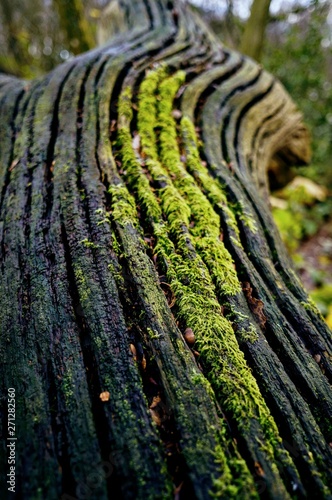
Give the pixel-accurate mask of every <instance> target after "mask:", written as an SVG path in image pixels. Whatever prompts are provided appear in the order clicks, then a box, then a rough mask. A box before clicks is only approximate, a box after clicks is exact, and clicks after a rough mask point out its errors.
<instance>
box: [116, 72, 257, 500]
mask: <svg viewBox="0 0 332 500" xmlns="http://www.w3.org/2000/svg"><path fill="white" fill-rule="evenodd" d="M154 77H155V75H154ZM154 80H155V82H154V86H152V85H151V86H150V92H154V91H155V89H156V87H157V83H158V81H156V79H155V78H154ZM128 95H129V91H128V90H126V93H125V96H128ZM119 102H120V103H121V97H120V101H119ZM147 106H148V103H147ZM141 109H142V108H141ZM119 110H120V111H121V105H120V106H119ZM154 110H155V106H154ZM125 112H126V117H127V118H128V116H129V113H128V110H125ZM145 112H146V109H145ZM120 123H121V125H120V129H121V130H122V131H124V132H125V133H122V134H121V136H120V137H119V145H120V146H121V152H122V151H124V152H125V154H124V156H123V157H122V160H123V167H124V169H125V170H126V177H127V180H128V183H129V185H130V186H131V187H132V188H133V190H134V192H135V193H136V196H137V199H138V200H140V199H141V200H142V199H143V197H144V199H145V201H146V200H147V199H149V201H151V202H145V203H144V209H145V212H146V215H147V217H148V219H149V220H150V221H152V226H153V230H154V234H155V235H156V236H158V235H163V241H164V246H166V247H168V248H169V252H170V253H172V252H173V244H172V242H171V240H170V238H169V231H176V230H179V229H180V230H182V227H183V224H185V225H186V226H187V225H188V224H189V217H190V211H189V210H188V209H187V206H186V204H185V203H184V202H182V204H181V202H180V205H178V204H177V203H176V202H177V201H178V200H181V197H179V195H178V193H177V191H176V190H175V188H174V187H172V186H171V185H168V183H167V184H166V185H165V180H167V181H169V179H168V176H165V175H164V172H163V169H162V168H161V166H160V164H159V162H158V160H157V153H156V156H155V157H154V158H147V160H146V164H147V165H149V167H150V174H151V175H152V177H153V178H154V179H158V180H159V181H160V179H161V178H162V185H164V187H163V188H161V189H160V192H159V195H160V196H161V199H162V200H161V203H162V204H163V208H164V210H165V212H166V213H167V215H168V223H167V224H166V223H165V222H164V221H163V219H162V212H161V210H160V211H159V205H157V206H158V209H157V208H156V203H157V201H152V198H151V194H152V195H153V197H154V198H155V195H154V193H153V191H152V189H151V188H150V186H149V183H147V182H146V180H147V178H146V177H145V174H144V171H143V169H142V167H141V165H140V162H139V159H138V158H137V157H136V155H135V153H134V151H133V148H132V141H131V135H130V129H129V120H128V119H126V120H124V119H123V118H122V119H121V120H120ZM146 127H147V128H146V129H147V135H149V133H150V134H151V133H152V132H153V134H154V130H151V129H150V131H149V122H147V123H146ZM143 128H144V127H143ZM140 133H141V144H142V145H143V144H144V143H145V139H146V138H147V136H146V135H145V134H144V133H143V134H142V131H141V130H140ZM150 137H151V140H153V139H154V135H153V136H152V135H150ZM130 150H131V153H130ZM143 151H144V149H143ZM150 152H151V154H152V156H153V155H154V149H153V148H151V150H150ZM147 187H148V190H149V191H150V193H149V194H147V192H148V190H147ZM111 191H112V193H113V194H114V193H117V194H120V192H121V205H118V206H117V208H115V207H114V209H113V211H112V218H113V220H115V221H117V222H118V223H119V224H120V225H121V226H124V225H125V224H127V223H128V224H129V223H131V224H133V225H138V215H137V212H136V213H135V214H134V213H132V214H131V217H133V218H132V220H131V221H129V220H128V218H127V214H128V212H129V210H131V209H130V208H129V207H131V208H133V205H132V197H131V195H130V194H129V192H128V190H127V189H126V188H125V187H124V186H122V188H121V190H120V189H119V188H118V187H116V189H115V188H114V186H113V187H112V188H111ZM172 195H173V196H172ZM174 198H175V203H174ZM126 200H127V201H126ZM155 200H157V198H155ZM113 201H114V202H115V201H116V200H115V199H114V200H113ZM126 203H127V204H128V205H129V207H126ZM122 210H123V216H122V214H121V211H122ZM158 212H159V214H158ZM179 212H180V213H181V214H182V217H181V218H180V220H179ZM157 215H158V217H157ZM202 378H204V377H202ZM204 380H205V383H204V386H205V385H206V384H208V385H209V387H210V390H209V392H211V391H212V389H211V386H210V384H209V383H208V382H207V380H206V379H204ZM222 428H223V431H222V433H221V435H220V442H219V444H218V445H217V446H216V448H215V450H214V455H215V460H216V463H218V464H220V469H221V471H220V473H221V474H220V477H218V478H214V481H215V484H216V485H217V492H216V495H217V496H223V497H224V498H234V497H238V495H239V494H240V495H242V497H243V498H249V497H250V498H256V496H257V493H256V491H255V487H254V482H253V479H252V477H251V475H250V473H249V470H248V468H247V465H246V463H245V461H244V460H243V459H242V458H241V457H240V456H239V455H238V453H237V452H236V450H234V455H235V456H233V457H229V456H226V455H225V451H224V450H225V449H227V448H228V447H229V446H230V447H231V449H232V448H234V447H233V445H232V443H231V442H230V441H229V439H226V437H225V435H226V424H225V423H223V427H222Z"/></svg>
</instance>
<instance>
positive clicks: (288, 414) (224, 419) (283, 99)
mask: <svg viewBox="0 0 332 500" xmlns="http://www.w3.org/2000/svg"><path fill="white" fill-rule="evenodd" d="M120 7H121V8H122V9H123V13H124V14H123V16H122V17H121V16H117V22H119V20H121V22H122V23H123V25H122V26H121V27H120V28H119V29H118V30H117V31H118V34H117V35H116V36H115V37H114V38H113V39H112V41H111V42H110V43H109V44H108V45H107V46H104V47H102V48H98V49H96V50H94V51H91V52H89V53H87V54H84V55H81V56H79V57H77V58H76V59H74V60H72V61H69V62H68V63H66V64H63V65H62V66H60V67H59V68H57V69H56V70H54V71H53V72H52V73H50V74H49V75H47V76H45V77H44V78H42V79H38V80H36V81H33V82H28V83H27V82H25V81H20V80H17V79H14V78H9V77H6V76H4V75H3V76H1V87H0V99H1V101H0V102H1V123H0V134H1V142H0V146H1V163H0V165H1V170H0V172H1V173H0V193H1V202H0V203H1V205H0V217H1V226H0V228H1V233H0V234H1V245H0V251H1V288H0V290H1V292H0V293H1V304H2V305H1V312H0V315H1V337H0V340H1V347H0V349H1V361H2V362H1V366H0V370H1V394H2V396H1V398H2V399H1V403H2V404H1V408H2V418H1V425H2V435H3V436H4V437H6V436H7V406H6V405H7V404H6V400H7V391H8V388H11V387H12V388H15V391H16V430H15V432H16V437H17V441H16V442H15V443H16V455H15V457H16V465H15V466H16V498H25V499H36V498H47V499H53V498H54V499H57V498H62V499H72V498H78V499H81V498H82V499H83V498H92V499H103V498H125V499H130V498H135V499H136V498H138V499H140V498H144V499H147V498H151V499H157V498H165V499H166V498H172V497H173V496H174V494H175V495H176V498H199V499H206V498H209V497H210V496H216V497H220V498H256V497H258V496H259V495H260V496H262V497H263V498H273V499H285V498H313V497H315V498H331V492H330V490H329V484H331V464H332V459H331V448H330V445H329V443H331V441H332V436H331V412H332V392H331V386H330V382H331V378H332V367H331V353H332V346H331V334H330V332H329V330H328V329H327V327H326V325H325V323H324V321H323V319H322V318H321V317H320V316H319V314H318V313H317V311H316V309H315V306H314V305H313V304H312V303H311V302H310V301H309V300H308V297H307V294H306V293H305V291H304V290H303V287H302V285H301V283H300V282H299V280H298V278H297V277H296V275H295V273H294V271H293V267H292V264H291V262H290V259H289V257H288V256H287V254H286V252H285V250H284V247H283V246H282V244H281V241H280V238H279V236H278V234H277V231H276V229H275V225H274V223H273V221H272V219H271V215H270V212H269V209H268V201H267V193H268V186H267V180H266V179H267V175H266V171H267V168H268V165H269V162H270V161H272V160H273V162H276V161H280V162H288V163H290V164H297V163H303V162H306V161H307V160H308V156H309V149H308V137H307V136H308V134H307V132H306V129H305V127H304V126H303V125H302V123H301V116H300V114H299V113H298V111H297V110H296V108H295V106H294V105H293V103H292V101H291V100H290V98H289V97H288V95H287V94H286V92H285V91H284V90H283V88H282V86H281V85H280V84H279V83H278V82H277V81H275V79H274V78H273V77H272V76H271V75H269V74H268V73H266V72H265V71H263V70H262V68H261V67H260V66H258V65H256V64H255V63H254V62H253V61H251V60H249V59H246V58H244V57H241V56H240V55H239V54H238V53H233V52H230V51H228V50H226V49H225V48H224V47H223V46H221V45H220V44H219V43H218V42H217V41H216V39H215V38H214V36H213V34H212V33H210V32H209V30H208V29H207V28H206V27H205V26H204V25H203V24H202V23H201V21H200V20H199V19H198V18H197V17H195V16H194V15H193V14H191V13H190V12H189V11H188V10H186V9H185V7H184V6H183V5H182V4H181V3H176V4H175V3H174V2H173V1H166V0H158V1H157V0H155V1H152V0H151V1H150V0H137V1H135V2H132V1H131V0H124V1H121V2H119V4H118V8H120ZM117 11H118V10H117ZM193 335H194V338H193ZM185 339H186V340H185ZM193 340H195V343H194V344H193V343H192V342H193ZM6 444H7V441H6V440H5V439H2V440H1V447H2V452H1V460H2V469H1V470H4V469H5V468H6V467H7V457H8V448H7V447H6ZM1 481H2V483H1V488H2V491H3V492H4V495H6V491H7V487H8V484H7V485H6V484H5V481H6V479H5V477H4V474H2V475H1ZM9 495H11V496H10V498H12V497H13V495H12V494H10V493H9ZM3 497H4V496H2V498H3ZM14 497H15V495H14Z"/></svg>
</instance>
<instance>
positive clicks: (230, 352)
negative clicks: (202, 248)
mask: <svg viewBox="0 0 332 500" xmlns="http://www.w3.org/2000/svg"><path fill="white" fill-rule="evenodd" d="M148 79H149V75H148V76H147V77H146V80H148ZM153 83H154V85H151V86H150V85H148V84H147V82H146V81H145V85H144V89H143V88H142V86H143V84H142V86H141V89H140V92H139V108H138V129H139V133H140V137H141V144H142V145H143V144H144V143H146V144H148V148H147V150H145V148H144V147H142V154H143V156H145V155H147V152H148V151H149V150H151V151H152V152H153V154H154V155H155V151H156V148H154V147H150V146H149V141H151V138H152V139H153V141H154V143H157V137H156V134H155V133H154V127H155V126H157V123H158V122H155V123H156V125H155V126H154V125H153V121H154V120H155V117H156V111H154V110H153V109H152V97H154V98H155V102H156V101H157V97H156V91H157V88H156V87H157V83H156V79H155V78H154V79H153ZM143 90H144V92H143ZM145 99H147V101H148V106H145V105H144V103H145ZM147 107H148V109H149V121H148V124H147V129H148V135H147V136H145V131H144V128H143V130H142V128H141V127H140V124H141V123H142V121H143V122H146V121H147V120H146V114H145V111H146V108H147ZM142 110H144V112H143V111H142ZM153 133H154V135H153ZM155 161H156V162H157V161H158V160H155ZM158 169H159V171H160V172H162V173H163V174H164V179H167V181H168V183H169V184H168V185H171V186H172V185H173V183H172V181H171V179H170V177H169V175H167V173H166V171H165V169H163V167H162V165H161V164H160V163H159V164H158ZM150 174H151V175H152V177H154V175H153V172H151V171H150ZM164 195H165V190H164V189H163V190H160V191H159V196H160V198H161V204H162V205H163V198H164ZM163 212H164V214H165V216H166V217H167V216H168V214H167V211H166V212H165V211H164V210H163ZM187 224H188V223H186V221H184V218H183V212H182V211H181V210H177V207H176V206H174V205H173V211H172V221H171V226H170V234H172V236H173V239H175V241H176V246H177V249H175V248H174V249H172V251H171V252H170V253H168V252H167V251H166V249H168V250H169V249H170V241H169V239H168V237H167V238H165V234H164V232H163V231H160V230H159V231H158V228H156V229H157V233H156V235H157V245H156V252H157V253H158V254H159V255H161V256H162V258H163V260H164V262H166V263H167V265H166V274H167V276H168V278H169V281H170V284H171V287H172V289H173V292H174V294H175V297H176V298H177V306H178V311H179V313H178V314H179V318H180V319H182V320H183V321H184V323H185V324H187V325H188V326H191V327H193V328H194V329H195V332H196V333H198V340H197V341H198V346H199V347H200V349H201V352H202V356H203V359H205V361H206V363H207V364H208V366H209V369H210V374H209V375H210V380H211V382H212V384H213V385H214V388H215V389H216V390H217V392H219V396H221V399H222V400H223V403H224V404H225V405H226V407H227V408H228V410H229V411H230V414H232V415H233V416H234V418H235V420H236V421H237V423H238V426H239V429H240V428H242V431H243V432H246V431H248V428H250V425H251V423H250V421H251V419H252V418H254V419H256V421H257V422H259V426H261V431H262V433H263V435H264V436H265V443H264V451H265V452H266V451H268V457H269V460H270V461H271V462H272V463H271V464H270V467H271V470H273V475H277V476H278V475H279V474H278V469H277V466H276V464H275V462H274V452H275V451H276V450H277V449H278V453H277V455H279V456H278V458H279V459H280V458H281V456H280V455H282V458H283V461H284V463H287V464H289V463H292V462H291V460H290V457H289V455H288V454H287V452H284V450H280V447H281V439H280V437H279V435H278V429H277V427H276V425H275V422H274V420H273V418H272V417H271V415H270V412H269V410H268V408H267V406H266V404H265V401H264V399H263V398H262V396H261V394H260V391H259V388H258V386H257V383H256V380H255V379H254V377H253V376H252V374H251V372H250V370H249V368H248V366H247V364H246V361H245V358H244V355H243V353H242V351H241V350H240V349H239V346H238V344H237V341H236V338H235V335H234V332H233V329H232V327H231V324H230V323H229V322H228V321H227V320H226V319H225V318H224V317H223V316H222V315H221V314H220V305H219V303H218V301H217V299H216V297H215V288H214V285H213V283H212V280H211V277H210V275H209V273H208V271H207V269H206V266H205V264H204V263H203V261H202V260H201V259H200V257H199V256H198V255H197V254H196V253H195V251H194V248H193V245H192V238H191V236H190V235H189V231H188V225H187ZM177 228H178V229H179V230H176V229H177ZM159 229H160V228H159ZM184 229H185V230H184ZM176 250H177V251H178V252H179V253H176ZM187 283H189V285H188V284H187ZM200 299H202V300H200ZM207 311H208V312H207ZM202 318H204V320H203V321H202ZM211 318H212V319H211ZM206 325H208V327H206ZM206 330H207V331H208V332H209V334H210V335H206ZM221 332H222V334H221V335H220V333H221ZM225 334H226V338H227V342H225V345H224V344H223V340H224V339H223V336H224V338H225ZM215 343H216V344H217V345H218V343H219V349H220V352H221V353H223V355H224V359H225V361H226V360H227V361H226V362H225V363H224V366H223V367H222V368H223V370H224V373H220V366H219V364H220V359H219V356H218V355H217V356H216V352H217V351H218V349H215ZM229 366H232V367H233V368H234V371H233V370H232V369H230V368H229ZM239 373H240V374H241V376H240V377H239V380H238V383H236V384H234V380H236V378H237V375H238V374H239ZM233 377H234V378H233ZM244 380H245V384H243V381H244ZM233 384H234V385H233ZM238 384H240V387H241V386H242V388H243V394H245V396H246V397H245V398H234V391H236V389H237V388H238ZM248 388H249V390H248ZM243 394H242V396H243ZM244 400H245V404H243V401H244ZM248 408H249V411H248ZM244 415H248V416H249V419H248V420H245V418H244ZM262 439H263V440H264V438H262ZM280 452H281V453H280ZM280 488H281V490H283V491H284V492H285V489H284V487H283V486H281V483H280Z"/></svg>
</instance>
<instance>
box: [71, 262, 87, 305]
mask: <svg viewBox="0 0 332 500" xmlns="http://www.w3.org/2000/svg"><path fill="white" fill-rule="evenodd" d="M74 274H75V279H76V283H77V287H78V290H79V295H80V302H81V304H84V302H86V301H87V300H89V296H90V293H91V290H90V289H89V287H88V285H87V282H86V278H85V274H84V272H83V271H82V269H81V268H79V267H78V266H77V265H74Z"/></svg>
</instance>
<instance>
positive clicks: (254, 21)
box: [240, 0, 271, 61]
mask: <svg viewBox="0 0 332 500" xmlns="http://www.w3.org/2000/svg"><path fill="white" fill-rule="evenodd" d="M270 3H271V0H253V2H252V6H251V9H250V16H249V19H248V21H247V22H246V25H245V28H244V33H243V36H242V40H241V46H240V50H241V52H242V53H243V54H246V55H247V56H250V57H252V58H253V59H256V61H260V60H261V57H262V52H263V45H264V37H265V29H266V26H267V23H268V19H269V9H270Z"/></svg>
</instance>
